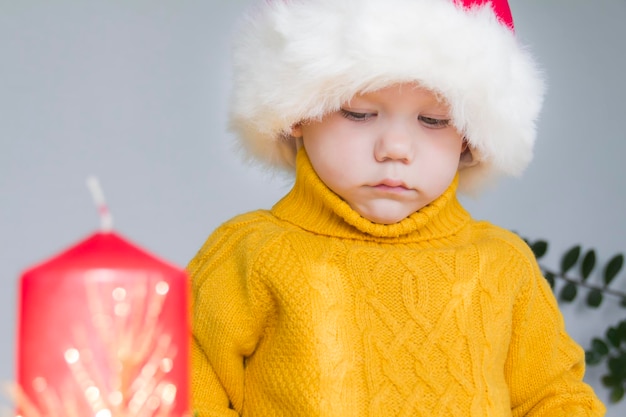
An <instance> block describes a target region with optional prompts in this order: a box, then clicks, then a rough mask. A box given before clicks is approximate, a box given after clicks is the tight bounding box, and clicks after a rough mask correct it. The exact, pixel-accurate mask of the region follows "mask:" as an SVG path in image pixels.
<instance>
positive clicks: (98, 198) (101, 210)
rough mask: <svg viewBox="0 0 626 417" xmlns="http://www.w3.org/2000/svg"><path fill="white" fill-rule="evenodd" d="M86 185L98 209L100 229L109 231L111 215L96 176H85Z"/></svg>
mask: <svg viewBox="0 0 626 417" xmlns="http://www.w3.org/2000/svg"><path fill="white" fill-rule="evenodd" d="M87 187H89V191H90V192H91V197H92V198H93V202H94V204H95V205H96V208H97V209H98V214H99V216H100V229H101V230H102V232H105V233H107V232H110V231H111V230H112V229H113V217H112V216H111V213H110V212H109V207H108V206H107V203H106V200H105V199H104V193H103V192H102V187H100V181H98V178H97V177H95V176H90V177H88V178H87Z"/></svg>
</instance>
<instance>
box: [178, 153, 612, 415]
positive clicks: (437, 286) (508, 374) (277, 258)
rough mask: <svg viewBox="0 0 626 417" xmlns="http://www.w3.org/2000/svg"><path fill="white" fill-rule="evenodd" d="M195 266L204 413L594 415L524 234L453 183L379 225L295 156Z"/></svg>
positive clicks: (579, 357)
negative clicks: (288, 172) (278, 187)
mask: <svg viewBox="0 0 626 417" xmlns="http://www.w3.org/2000/svg"><path fill="white" fill-rule="evenodd" d="M189 272H190V274H191V276H192V279H193V284H192V286H193V303H194V304H193V348H192V349H193V350H192V380H193V382H192V391H193V407H194V410H196V411H197V412H198V413H199V416H200V417H209V416H215V417H217V416H237V415H241V416H246V417H257V416H267V417H282V416H289V417H297V416H307V417H309V416H311V417H312V416H321V417H357V416H359V417H365V416H371V417H390V416H424V417H435V416H446V417H448V416H464V417H467V416H476V417H479V416H480V417H485V416H494V417H495V416H511V415H512V416H550V417H555V416H563V417H574V416H601V415H603V414H604V407H603V405H602V404H601V403H600V402H599V401H598V399H597V398H596V396H595V395H594V393H593V391H592V390H591V388H590V387H588V386H587V385H585V384H584V383H583V382H582V381H581V378H582V376H583V372H584V361H583V357H584V355H583V352H582V350H581V349H580V347H578V346H577V345H576V344H575V343H574V342H573V341H572V340H571V339H570V338H569V337H568V335H567V334H566V332H565V329H564V324H563V320H562V317H561V315H560V313H559V310H558V307H557V305H556V303H555V300H554V298H553V296H552V293H551V290H550V288H549V286H547V285H546V282H545V280H544V278H543V277H542V276H541V273H540V271H539V269H538V266H537V264H536V262H535V260H534V257H533V255H532V253H531V252H530V251H529V249H528V247H527V245H526V244H525V243H524V242H523V241H522V240H520V239H519V238H518V237H516V236H515V235H514V234H512V233H510V232H508V231H506V230H503V229H501V228H498V227H496V226H493V225H492V224H490V223H486V222H477V221H474V220H472V219H471V217H470V216H469V214H468V213H467V212H466V211H465V210H464V209H463V208H462V207H461V205H460V204H459V202H458V201H457V199H456V181H455V183H454V184H452V186H451V187H450V188H449V189H448V190H447V191H446V192H445V193H444V194H443V195H442V196H441V197H440V198H439V199H437V200H436V201H435V202H433V203H432V204H431V205H429V206H427V207H425V208H423V209H422V210H420V211H419V212H417V213H415V214H413V215H412V216H410V217H409V218H407V219H405V220H403V221H401V222H400V223H396V224H393V225H381V224H374V223H371V222H370V221H368V220H366V219H364V218H362V217H360V216H359V215H358V214H357V213H356V212H354V211H353V210H352V209H351V208H350V207H349V206H348V205H347V204H346V203H345V202H343V201H342V200H341V199H340V198H339V197H338V196H337V195H335V194H334V193H332V192H331V191H330V190H329V189H328V188H327V187H326V186H325V185H324V184H323V183H322V182H321V181H320V180H319V178H318V177H317V175H316V174H315V172H314V171H313V169H312V167H311V165H310V163H309V161H308V159H307V157H306V154H305V153H304V152H300V153H299V155H298V159H297V173H296V183H295V185H294V187H293V189H292V190H291V192H290V193H289V194H287V195H286V196H285V197H284V198H283V199H282V200H281V201H280V202H278V203H277V204H276V205H275V206H274V207H273V208H272V210H270V211H265V210H260V211H255V212H252V213H248V214H244V215H241V216H238V217H236V218H234V219H232V220H230V221H228V222H227V223H225V224H223V225H222V226H221V227H219V228H218V229H217V230H216V231H215V232H214V233H213V234H212V235H211V236H210V237H209V239H208V240H207V242H206V243H205V245H204V246H203V247H202V249H201V250H200V251H199V253H198V254H197V256H196V257H195V258H194V259H193V260H192V261H191V263H190V264H189Z"/></svg>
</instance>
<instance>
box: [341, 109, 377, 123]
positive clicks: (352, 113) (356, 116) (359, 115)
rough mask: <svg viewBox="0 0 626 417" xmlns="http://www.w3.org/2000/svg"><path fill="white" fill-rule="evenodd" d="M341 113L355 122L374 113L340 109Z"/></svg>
mask: <svg viewBox="0 0 626 417" xmlns="http://www.w3.org/2000/svg"><path fill="white" fill-rule="evenodd" d="M341 115H342V116H343V117H345V118H346V119H348V120H354V121H355V122H364V121H366V120H368V119H370V118H372V117H375V116H376V113H361V112H355V111H350V110H346V109H341Z"/></svg>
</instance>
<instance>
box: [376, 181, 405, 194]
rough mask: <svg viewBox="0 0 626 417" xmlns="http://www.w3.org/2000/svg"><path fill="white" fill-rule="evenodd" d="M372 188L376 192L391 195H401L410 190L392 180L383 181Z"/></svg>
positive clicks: (401, 183) (403, 184)
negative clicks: (389, 193)
mask: <svg viewBox="0 0 626 417" xmlns="http://www.w3.org/2000/svg"><path fill="white" fill-rule="evenodd" d="M373 187H374V188H375V189H377V190H380V191H386V192H391V193H403V192H406V191H410V190H411V188H409V187H408V186H407V185H406V184H405V183H404V182H403V181H400V180H392V179H386V180H383V181H381V182H380V183H378V184H375V185H374V186H373Z"/></svg>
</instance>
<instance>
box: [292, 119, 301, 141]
mask: <svg viewBox="0 0 626 417" xmlns="http://www.w3.org/2000/svg"><path fill="white" fill-rule="evenodd" d="M290 134H291V136H293V137H294V138H301V137H302V122H298V123H296V124H294V125H293V126H291V132H290Z"/></svg>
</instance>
